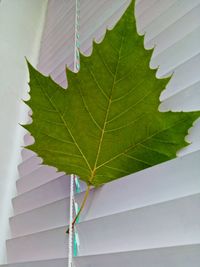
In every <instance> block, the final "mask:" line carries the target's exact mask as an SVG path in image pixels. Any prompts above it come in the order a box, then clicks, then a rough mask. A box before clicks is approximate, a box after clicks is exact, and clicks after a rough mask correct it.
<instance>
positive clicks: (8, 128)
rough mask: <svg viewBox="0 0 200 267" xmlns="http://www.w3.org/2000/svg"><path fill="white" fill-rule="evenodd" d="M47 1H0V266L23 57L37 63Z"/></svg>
mask: <svg viewBox="0 0 200 267" xmlns="http://www.w3.org/2000/svg"><path fill="white" fill-rule="evenodd" d="M46 4H47V0H34V1H33V0H10V1H6V0H3V1H1V2H0V263H2V262H5V240H6V238H8V235H9V224H8V217H9V216H10V215H11V214H12V206H11V198H12V197H13V196H14V195H15V181H16V179H17V178H18V173H17V165H18V163H19V161H20V146H21V145H22V141H23V134H24V131H23V129H22V128H21V127H20V126H19V125H18V123H19V122H23V121H24V120H25V119H26V118H25V117H26V115H25V114H26V112H24V110H25V105H24V104H23V103H22V101H21V99H22V98H24V97H26V92H27V86H28V85H27V80H28V73H27V68H26V63H25V56H26V57H27V58H28V59H29V60H30V61H31V62H32V63H33V64H36V63H37V55H38V51H39V44H40V38H41V33H42V29H43V21H44V17H45V10H46Z"/></svg>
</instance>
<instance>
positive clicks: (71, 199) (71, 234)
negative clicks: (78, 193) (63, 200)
mask: <svg viewBox="0 0 200 267" xmlns="http://www.w3.org/2000/svg"><path fill="white" fill-rule="evenodd" d="M73 201H74V175H73V174H71V176H70V215H69V241H68V242H69V243H68V244H69V246H68V247H69V250H68V266H69V267H72V266H73V262H72V258H73V254H72V253H73V252H72V250H73V210H74V207H73Z"/></svg>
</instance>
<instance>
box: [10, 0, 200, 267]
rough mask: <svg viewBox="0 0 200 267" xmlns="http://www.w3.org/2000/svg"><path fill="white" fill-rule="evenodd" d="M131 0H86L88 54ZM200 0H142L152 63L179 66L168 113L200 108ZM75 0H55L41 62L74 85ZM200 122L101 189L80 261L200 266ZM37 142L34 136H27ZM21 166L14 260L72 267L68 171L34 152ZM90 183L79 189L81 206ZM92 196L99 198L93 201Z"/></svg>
mask: <svg viewBox="0 0 200 267" xmlns="http://www.w3.org/2000/svg"><path fill="white" fill-rule="evenodd" d="M128 4H129V1H127V0H101V1H99V0H92V1H91V0H82V1H81V13H80V25H81V28H80V45H81V46H80V50H81V52H82V53H85V54H89V53H91V49H92V47H91V46H92V40H93V38H95V40H98V41H99V40H101V39H102V38H103V36H104V33H105V30H106V28H107V27H109V28H111V27H112V26H113V25H114V24H115V23H116V21H117V20H118V19H119V17H120V16H121V14H122V13H123V11H124V10H125V8H126V7H127V5H128ZM199 14H200V0H190V1H188V0H181V1H180V0H165V1H160V0H138V1H137V3H136V17H137V25H138V32H139V33H140V34H144V33H145V47H146V48H148V49H149V48H152V47H155V50H154V53H153V55H152V59H151V62H150V66H151V67H153V68H157V67H158V71H157V77H159V78H160V77H165V76H168V75H169V74H170V73H173V77H172V79H171V80H170V82H169V84H168V85H167V88H166V89H165V90H164V91H163V93H162V95H161V101H162V103H161V105H160V107H159V108H160V110H162V111H166V110H173V111H180V110H197V109H200V75H199V69H200V16H199ZM74 18H75V1H74V0H65V1H64V0H49V2H48V9H47V14H46V23H45V27H44V32H43V37H42V40H41V49H40V57H39V63H38V69H39V70H40V71H42V72H43V73H44V74H48V75H49V74H50V75H51V76H52V77H53V79H54V80H55V81H56V82H57V83H59V84H60V85H61V86H63V87H66V86H67V79H66V74H65V65H68V66H69V67H70V68H72V66H73V51H74V47H73V45H74V39H73V38H74ZM199 133H200V121H199V122H198V121H197V122H196V123H195V125H194V127H193V128H192V129H191V130H190V134H189V136H188V137H187V138H188V140H190V141H193V143H192V144H191V145H190V146H189V147H188V148H187V149H184V150H182V151H180V152H179V155H180V156H181V157H179V158H177V159H174V160H172V161H169V162H166V163H164V164H160V165H157V166H155V167H152V168H149V169H146V170H144V171H141V172H139V173H136V174H133V175H129V176H127V177H124V178H122V179H119V180H117V181H114V182H111V183H109V184H107V185H105V186H103V187H102V188H99V189H97V190H92V191H91V194H90V199H89V201H88V205H87V207H86V209H85V210H84V212H83V214H82V216H81V219H80V223H79V224H78V225H77V230H78V234H79V239H80V248H79V249H80V250H79V256H78V257H76V258H75V259H74V262H75V266H76V267H102V266H105V267H108V266H109V267H112V266H113V267H121V266H123V267H132V266H137V267H139V266H143V267H144V266H145V267H147V266H148V267H155V266H162V267H174V266H176V267H197V266H198V267H199V262H200V213H199V205H200V179H199V177H200V168H199V162H200V151H199V149H200V134H199ZM30 142H32V140H31V137H30V136H29V135H28V134H27V135H26V136H25V143H27V144H28V143H30ZM22 156H23V162H22V163H21V164H20V166H19V172H20V175H21V178H20V179H19V180H18V182H17V190H18V195H17V196H16V197H15V198H14V199H13V207H14V211H15V215H14V216H13V217H12V218H10V226H11V230H12V238H11V239H10V240H8V241H7V254H8V262H9V263H10V265H9V266H11V267H19V266H27V267H47V266H48V267H53V266H59V267H64V266H67V259H66V255H67V237H66V236H65V228H66V225H67V224H68V212H69V176H67V175H64V174H63V173H56V171H55V169H54V168H51V167H47V166H43V165H40V163H41V160H40V159H39V158H37V157H36V155H35V154H34V153H32V152H30V151H28V150H26V149H24V150H23V151H22ZM84 190H85V185H84V184H83V183H81V191H82V192H80V193H79V194H77V195H76V199H77V202H79V203H81V201H82V198H83V191H84ZM90 203H92V204H91V205H90Z"/></svg>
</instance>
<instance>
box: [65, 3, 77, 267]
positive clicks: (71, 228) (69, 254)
mask: <svg viewBox="0 0 200 267" xmlns="http://www.w3.org/2000/svg"><path fill="white" fill-rule="evenodd" d="M75 8H76V10H75V31H74V72H78V71H79V67H80V62H79V13H80V1H79V0H76V7H75ZM74 180H75V175H74V174H71V176H70V215H69V250H68V267H73V249H74V246H73V225H72V224H73V217H74V216H73V215H74Z"/></svg>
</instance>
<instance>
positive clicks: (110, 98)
mask: <svg viewBox="0 0 200 267" xmlns="http://www.w3.org/2000/svg"><path fill="white" fill-rule="evenodd" d="M123 42H124V32H123V34H122V37H121V43H120V48H119V51H118V58H117V66H116V70H115V74H114V75H113V85H112V89H111V93H110V97H109V101H108V107H107V111H106V115H105V119H104V123H103V127H102V132H101V137H100V141H99V146H98V151H97V155H96V160H95V164H94V168H93V170H92V172H91V177H90V179H89V182H90V183H91V182H92V180H93V179H94V177H95V173H96V169H97V163H98V159H99V155H100V152H101V147H102V143H103V138H104V134H105V128H106V124H107V120H108V115H109V112H110V107H111V104H112V97H113V89H114V87H115V83H116V77H117V72H118V67H119V61H120V55H121V50H122V46H123ZM97 52H98V51H97ZM100 58H101V60H102V61H103V58H102V57H100ZM103 63H104V65H105V62H104V61H103ZM109 72H110V70H109Z"/></svg>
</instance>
